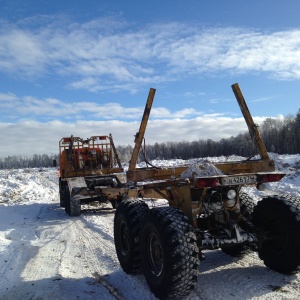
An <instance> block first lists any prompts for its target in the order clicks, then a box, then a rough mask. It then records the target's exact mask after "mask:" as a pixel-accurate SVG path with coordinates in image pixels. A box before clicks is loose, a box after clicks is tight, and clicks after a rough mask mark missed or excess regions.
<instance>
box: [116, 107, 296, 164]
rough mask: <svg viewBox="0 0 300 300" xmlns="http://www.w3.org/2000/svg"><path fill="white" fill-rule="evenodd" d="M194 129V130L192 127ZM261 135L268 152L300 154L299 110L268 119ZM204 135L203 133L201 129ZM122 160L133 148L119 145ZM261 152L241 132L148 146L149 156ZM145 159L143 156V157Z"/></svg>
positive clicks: (187, 156) (246, 155)
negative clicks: (295, 113)
mask: <svg viewBox="0 0 300 300" xmlns="http://www.w3.org/2000/svg"><path fill="white" fill-rule="evenodd" d="M191 130H195V129H194V128H191ZM259 131H260V134H261V137H262V139H263V141H264V143H265V146H266V148H267V151H268V152H276V153H278V154H296V153H300V109H299V111H298V113H297V115H296V116H295V117H292V116H288V117H283V118H280V119H272V118H267V119H266V120H265V121H264V123H263V124H262V125H261V126H260V127H259ZM199 136H201V132H199ZM117 149H118V151H119V153H120V157H121V159H122V161H123V162H129V160H130V157H131V153H132V147H131V146H127V147H118V148H117ZM257 153H258V150H257V148H256V146H255V144H254V142H253V141H252V139H251V137H250V134H249V132H245V133H241V134H239V135H238V136H236V137H231V138H227V139H221V140H220V141H213V140H212V139H207V140H201V139H199V140H198V141H193V142H187V141H182V142H166V143H155V144H154V145H146V158H147V159H148V160H152V159H172V158H181V159H189V158H199V157H208V156H211V157H212V156H221V155H225V156H228V155H232V154H235V155H240V156H244V157H249V156H252V155H255V154H257ZM140 158H141V159H143V157H142V156H141V157H140Z"/></svg>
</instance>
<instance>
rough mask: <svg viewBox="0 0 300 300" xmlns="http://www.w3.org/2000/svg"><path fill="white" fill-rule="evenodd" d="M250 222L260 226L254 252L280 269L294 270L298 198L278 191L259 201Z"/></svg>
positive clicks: (298, 260)
mask: <svg viewBox="0 0 300 300" xmlns="http://www.w3.org/2000/svg"><path fill="white" fill-rule="evenodd" d="M253 223H254V224H255V225H256V226H257V227H258V228H259V229H260V231H259V233H258V236H259V237H260V236H261V241H260V246H259V248H258V255H259V257H260V259H262V260H263V261H264V264H265V265H266V266H267V267H269V268H271V269H273V270H275V271H277V272H280V273H285V274H289V273H294V272H296V271H297V270H298V269H299V265H300V199H297V198H295V197H291V196H287V195H280V196H269V197H267V198H264V199H263V200H261V201H259V202H258V204H257V206H256V207H255V208H254V211H253Z"/></svg>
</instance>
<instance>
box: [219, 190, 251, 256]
mask: <svg viewBox="0 0 300 300" xmlns="http://www.w3.org/2000/svg"><path fill="white" fill-rule="evenodd" d="M239 197H240V205H241V214H242V215H243V217H244V219H245V220H243V221H242V222H241V224H240V226H241V227H242V228H243V229H244V230H246V228H245V227H248V226H249V225H248V224H247V223H246V222H251V221H252V212H253V210H254V207H255V204H256V203H255V201H254V200H253V199H252V198H251V197H250V196H249V195H248V194H247V193H244V192H241V193H240V194H239ZM247 229H249V228H247ZM221 249H222V251H223V252H224V253H226V254H227V255H230V256H233V257H242V256H243V255H244V254H246V253H247V252H248V251H249V247H248V246H247V245H245V244H233V245H226V246H221Z"/></svg>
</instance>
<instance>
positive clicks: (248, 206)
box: [239, 192, 256, 221]
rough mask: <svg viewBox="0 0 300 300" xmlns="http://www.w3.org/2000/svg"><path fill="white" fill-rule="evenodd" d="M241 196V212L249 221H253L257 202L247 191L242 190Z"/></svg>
mask: <svg viewBox="0 0 300 300" xmlns="http://www.w3.org/2000/svg"><path fill="white" fill-rule="evenodd" d="M239 197H240V204H241V213H242V215H243V216H244V218H246V219H247V220H248V221H251V220H252V213H253V210H254V207H255V205H256V202H255V201H254V200H253V199H252V198H251V197H250V196H249V195H248V194H247V193H244V192H241V193H240V194H239Z"/></svg>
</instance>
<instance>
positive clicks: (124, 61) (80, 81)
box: [0, 18, 300, 92]
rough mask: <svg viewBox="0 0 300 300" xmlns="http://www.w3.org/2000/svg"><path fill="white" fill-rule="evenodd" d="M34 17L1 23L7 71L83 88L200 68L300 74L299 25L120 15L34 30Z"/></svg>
mask: <svg viewBox="0 0 300 300" xmlns="http://www.w3.org/2000/svg"><path fill="white" fill-rule="evenodd" d="M30 22H33V21H32V20H26V22H25V21H24V22H20V21H19V23H17V24H16V25H12V24H7V23H2V24H1V25H2V28H1V30H0V69H1V70H2V72H10V73H11V74H14V76H15V75H16V74H19V76H29V77H34V76H37V77H39V76H44V75H45V74H52V75H54V76H62V77H65V78H66V81H67V80H68V81H69V86H70V87H72V88H76V89H87V90H89V91H101V90H105V89H111V90H113V89H116V90H122V89H125V90H130V91H131V92H135V91H136V90H137V89H139V88H141V87H142V85H144V84H149V83H150V82H151V83H156V82H160V83H162V82H167V81H171V80H176V78H179V77H181V76H188V75H189V74H194V73H197V74H199V73H202V74H205V73H212V72H213V73H215V74H218V73H220V71H221V74H224V72H229V73H230V72H235V73H236V72H242V73H244V72H252V73H257V72H266V75H269V76H273V77H276V78H278V79H288V78H290V79H299V78H300V30H299V29H290V30H285V31H279V32H273V33H272V32H271V33H270V32H262V31H259V30H253V29H245V28H204V27H200V26H198V27H197V26H195V25H194V26H193V27H191V26H189V25H185V24H179V23H167V24H155V25H149V26H147V27H144V28H134V25H132V26H131V25H129V24H126V23H125V22H120V21H119V20H116V19H98V20H93V21H90V22H86V23H82V24H79V23H75V22H72V21H70V20H63V19H58V20H55V21H53V20H52V19H51V18H46V22H45V24H43V23H42V22H41V20H40V22H39V23H38V25H39V26H38V27H35V29H34V30H33V29H32V27H33V26H31V25H32V23H30ZM34 24H35V25H37V24H36V23H34ZM106 24H108V25H109V27H108V26H106ZM21 25H22V26H21ZM70 75H72V76H74V77H75V78H77V79H76V80H71V79H70V78H71V77H70Z"/></svg>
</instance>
